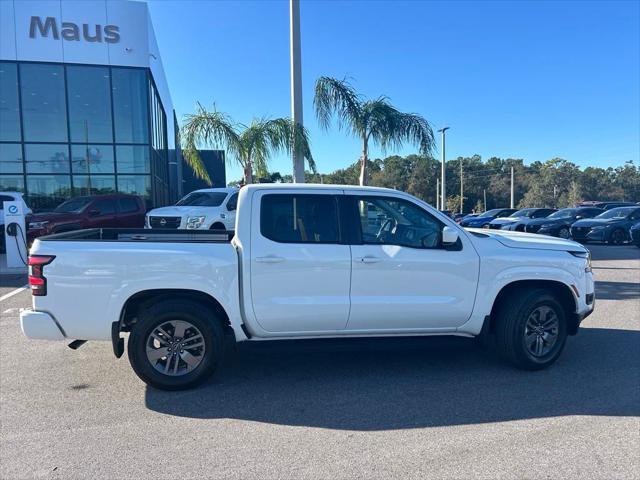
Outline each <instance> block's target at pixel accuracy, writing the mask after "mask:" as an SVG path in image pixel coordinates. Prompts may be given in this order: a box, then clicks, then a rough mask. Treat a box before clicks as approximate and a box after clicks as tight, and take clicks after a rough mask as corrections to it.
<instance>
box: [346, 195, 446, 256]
mask: <svg viewBox="0 0 640 480" xmlns="http://www.w3.org/2000/svg"><path fill="white" fill-rule="evenodd" d="M358 211H359V213H360V225H361V227H362V241H363V243H365V244H386V245H399V246H404V247H412V248H439V247H440V246H441V241H440V237H441V235H440V232H441V231H442V227H443V225H442V223H441V222H440V221H439V220H437V219H436V218H434V217H432V216H431V215H430V214H429V213H427V212H426V211H424V210H422V209H421V208H419V207H417V206H416V205H413V204H412V203H410V202H407V201H405V200H400V199H397V198H385V197H367V198H361V199H360V200H359V201H358Z"/></svg>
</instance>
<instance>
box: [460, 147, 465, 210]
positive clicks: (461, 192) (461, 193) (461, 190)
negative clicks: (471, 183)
mask: <svg viewBox="0 0 640 480" xmlns="http://www.w3.org/2000/svg"><path fill="white" fill-rule="evenodd" d="M463 206H464V189H463V188H462V157H460V213H462V207H463Z"/></svg>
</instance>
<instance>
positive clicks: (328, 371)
mask: <svg viewBox="0 0 640 480" xmlns="http://www.w3.org/2000/svg"><path fill="white" fill-rule="evenodd" d="M590 248H591V249H592V251H593V255H594V260H595V261H594V272H595V277H596V281H597V284H596V294H597V300H596V311H595V313H594V314H593V315H592V316H591V317H589V318H588V319H587V320H585V322H584V324H583V326H584V328H583V329H581V332H580V333H579V335H578V336H577V337H571V338H569V341H568V344H567V347H566V351H565V352H564V354H563V355H562V357H561V358H560V359H559V361H558V362H557V364H555V365H554V366H553V367H552V368H551V369H549V370H546V371H542V372H535V373H528V372H521V371H517V370H514V369H512V368H510V367H508V366H506V365H505V364H504V363H503V362H501V361H499V360H496V359H495V358H493V357H492V356H491V355H489V354H486V353H483V352H482V351H480V350H478V349H476V348H475V347H474V346H473V345H472V342H471V341H469V340H467V339H455V338H441V339H437V338H410V339H358V340H347V339H341V340H316V341H296V342H275V343H254V344H241V345H238V346H237V350H235V351H234V349H235V347H234V346H232V345H230V346H229V348H230V350H231V351H232V353H231V354H230V355H229V356H228V358H227V360H226V362H225V365H223V367H222V369H221V370H220V371H219V372H218V373H217V374H216V375H215V376H214V377H213V378H212V379H211V380H210V381H209V382H208V383H206V384H205V385H204V386H203V387H201V388H198V389H196V390H193V391H186V392H178V393H168V392H160V391H156V390H152V389H149V388H147V387H146V386H145V385H144V384H143V383H142V382H140V381H139V380H138V378H137V377H136V376H135V374H134V373H133V371H132V370H131V369H130V368H129V365H128V363H127V359H126V357H125V358H122V359H120V360H116V359H115V358H114V357H113V354H112V353H111V347H110V345H108V344H106V343H104V344H102V343H88V344H86V345H85V346H83V347H82V348H80V350H78V351H75V352H74V351H72V350H70V349H68V348H66V347H64V346H63V345H62V344H61V343H47V342H39V341H28V340H27V339H26V338H24V337H23V336H22V334H21V332H20V328H19V324H18V309H19V308H21V307H25V306H27V305H28V304H29V293H28V292H26V291H23V292H21V293H18V294H16V295H13V296H11V297H10V298H8V299H6V300H4V301H2V302H1V303H0V315H1V321H0V440H1V442H0V478H34V477H42V478H86V477H94V478H118V477H122V478H124V477H126V478H151V477H155V478H170V477H172V478H175V477H181V478H185V477H186V478H189V477H190V476H194V475H196V474H198V475H199V476H200V477H216V478H224V477H233V478H267V477H268V478H275V477H278V478H282V477H286V478H301V477H304V478H335V477H340V478H343V477H360V478H371V477H389V476H408V477H416V478H417V477H420V478H429V477H431V478H442V477H471V476H473V477H478V478H496V477H512V478H513V477H530V478H531V477H533V478H541V477H545V478H546V477H577V476H581V477H587V476H588V477H590V478H591V477H599V478H612V477H619V478H633V477H637V472H638V471H640V454H639V453H638V452H640V420H639V416H640V389H639V388H638V385H640V348H638V345H640V249H638V248H636V247H633V246H623V247H610V246H593V247H590ZM8 278H9V277H7V276H3V277H0V285H1V286H2V287H5V288H2V290H1V291H0V297H1V296H3V295H5V294H6V293H8V292H10V291H12V290H13V289H14V288H16V287H20V286H21V285H23V284H24V283H25V281H24V279H23V278H19V277H16V278H11V282H12V284H11V285H8V286H6V285H5V284H6V283H7V279H8ZM14 285H15V286H14Z"/></svg>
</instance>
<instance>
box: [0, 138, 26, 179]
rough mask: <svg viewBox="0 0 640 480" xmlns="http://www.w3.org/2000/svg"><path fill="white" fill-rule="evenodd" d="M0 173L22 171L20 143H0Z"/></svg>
mask: <svg viewBox="0 0 640 480" xmlns="http://www.w3.org/2000/svg"><path fill="white" fill-rule="evenodd" d="M0 173H22V145H20V144H19V143H0Z"/></svg>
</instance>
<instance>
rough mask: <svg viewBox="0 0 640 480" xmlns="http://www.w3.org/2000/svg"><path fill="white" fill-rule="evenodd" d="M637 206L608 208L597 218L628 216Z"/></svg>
mask: <svg viewBox="0 0 640 480" xmlns="http://www.w3.org/2000/svg"><path fill="white" fill-rule="evenodd" d="M634 210H635V208H633V207H618V208H612V209H611V210H607V211H606V212H604V213H601V214H600V215H598V216H597V217H596V218H626V217H627V215H629V214H630V213H631V212H633V211H634Z"/></svg>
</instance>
